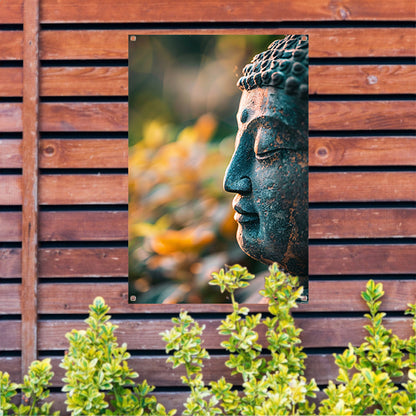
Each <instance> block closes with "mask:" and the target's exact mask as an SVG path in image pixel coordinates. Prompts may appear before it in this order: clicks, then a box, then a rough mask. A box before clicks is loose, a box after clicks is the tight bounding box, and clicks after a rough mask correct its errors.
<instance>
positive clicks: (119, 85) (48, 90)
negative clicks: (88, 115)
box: [0, 67, 128, 96]
mask: <svg viewBox="0 0 416 416" xmlns="http://www.w3.org/2000/svg"><path fill="white" fill-rule="evenodd" d="M0 77H1V73H0ZM127 78H128V68H127V67H46V68H43V69H42V71H41V84H40V94H41V95H42V96H76V95H82V96H89V95H93V96H99V95H106V96H109V95H110V96H111V95H127V93H128V79H127ZM0 82H1V78H0Z"/></svg>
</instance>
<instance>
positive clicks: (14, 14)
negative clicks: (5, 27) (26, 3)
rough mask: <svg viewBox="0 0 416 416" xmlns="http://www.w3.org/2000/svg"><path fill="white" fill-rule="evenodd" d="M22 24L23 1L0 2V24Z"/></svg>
mask: <svg viewBox="0 0 416 416" xmlns="http://www.w3.org/2000/svg"><path fill="white" fill-rule="evenodd" d="M2 23H23V0H9V1H2V2H0V24H2Z"/></svg>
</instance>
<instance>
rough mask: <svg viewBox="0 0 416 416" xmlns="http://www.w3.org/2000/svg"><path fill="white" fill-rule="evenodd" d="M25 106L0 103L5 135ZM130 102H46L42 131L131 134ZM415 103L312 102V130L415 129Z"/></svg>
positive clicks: (15, 127)
mask: <svg viewBox="0 0 416 416" xmlns="http://www.w3.org/2000/svg"><path fill="white" fill-rule="evenodd" d="M21 107H22V106H21V104H19V103H1V104H0V125H2V129H3V131H5V132H18V131H21V127H22V124H21ZM127 113H128V104H127V103H43V104H41V105H40V129H41V130H42V131H63V132H66V131H127ZM415 116H416V113H415V105H414V103H413V102H412V101H406V100H404V101H396V100H393V101H312V102H310V104H309V129H310V130H312V131H313V130H369V129H375V130H376V129H382V130H392V129H393V130H395V129H401V130H406V129H413V128H414V119H415Z"/></svg>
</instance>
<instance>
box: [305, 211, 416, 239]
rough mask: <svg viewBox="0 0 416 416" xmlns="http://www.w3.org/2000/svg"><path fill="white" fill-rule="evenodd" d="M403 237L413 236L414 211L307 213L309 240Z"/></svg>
mask: <svg viewBox="0 0 416 416" xmlns="http://www.w3.org/2000/svg"><path fill="white" fill-rule="evenodd" d="M405 237H416V209H414V208H392V209H390V208H368V209H366V208H354V209H310V210H309V238H405Z"/></svg>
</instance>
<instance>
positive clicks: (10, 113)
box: [0, 103, 23, 132]
mask: <svg viewBox="0 0 416 416" xmlns="http://www.w3.org/2000/svg"><path fill="white" fill-rule="evenodd" d="M22 128H23V123H22V104H21V103H0V129H1V131H2V132H21V131H22Z"/></svg>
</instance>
